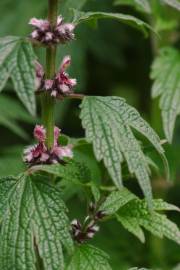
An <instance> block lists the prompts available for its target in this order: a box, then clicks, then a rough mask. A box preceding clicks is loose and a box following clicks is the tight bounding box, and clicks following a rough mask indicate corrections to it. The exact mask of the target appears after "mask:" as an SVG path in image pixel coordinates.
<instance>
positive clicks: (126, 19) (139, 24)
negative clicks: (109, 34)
mask: <svg viewBox="0 0 180 270" xmlns="http://www.w3.org/2000/svg"><path fill="white" fill-rule="evenodd" d="M73 11H74V19H73V23H74V24H76V25H78V24H80V23H83V22H88V21H91V20H98V19H114V20H117V21H120V22H122V23H125V24H128V25H130V26H133V27H135V28H138V29H140V30H142V31H144V32H145V33H146V32H147V30H152V28H151V26H150V25H149V24H147V23H145V22H143V21H142V20H140V19H138V18H136V17H133V16H131V15H127V14H121V13H107V12H80V11H78V10H73Z"/></svg>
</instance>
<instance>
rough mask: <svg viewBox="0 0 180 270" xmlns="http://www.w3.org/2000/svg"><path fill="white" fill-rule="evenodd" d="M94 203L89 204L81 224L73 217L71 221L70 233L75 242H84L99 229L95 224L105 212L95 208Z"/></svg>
mask: <svg viewBox="0 0 180 270" xmlns="http://www.w3.org/2000/svg"><path fill="white" fill-rule="evenodd" d="M96 208H97V207H96V205H95V204H93V203H91V204H90V206H89V215H88V216H87V217H86V218H85V220H84V222H83V224H82V223H81V222H80V221H79V220H77V219H74V220H73V221H72V222H71V233H72V236H73V239H74V240H75V241H76V242H77V243H80V244H82V243H84V242H86V241H87V240H89V239H92V238H93V237H94V235H95V234H96V233H97V232H98V231H99V226H98V225H97V223H98V221H100V220H101V219H102V218H103V217H104V216H105V214H104V213H103V212H102V211H98V210H96Z"/></svg>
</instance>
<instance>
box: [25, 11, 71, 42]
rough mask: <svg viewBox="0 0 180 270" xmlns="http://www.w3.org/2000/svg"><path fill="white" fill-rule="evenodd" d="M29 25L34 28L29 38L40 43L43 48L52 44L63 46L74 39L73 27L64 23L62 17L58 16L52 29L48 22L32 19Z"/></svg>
mask: <svg viewBox="0 0 180 270" xmlns="http://www.w3.org/2000/svg"><path fill="white" fill-rule="evenodd" d="M29 24H30V25H32V26H33V27H34V30H33V32H32V33H31V35H30V37H31V39H32V40H34V41H36V42H40V43H42V44H43V45H45V46H48V45H54V44H58V43H61V44H64V43H66V42H68V41H71V40H72V39H74V36H75V35H74V28H75V25H74V24H72V23H64V20H63V18H62V16H58V18H57V23H56V25H55V26H54V27H52V26H51V25H50V23H49V21H48V20H42V19H36V18H32V19H31V20H30V21H29Z"/></svg>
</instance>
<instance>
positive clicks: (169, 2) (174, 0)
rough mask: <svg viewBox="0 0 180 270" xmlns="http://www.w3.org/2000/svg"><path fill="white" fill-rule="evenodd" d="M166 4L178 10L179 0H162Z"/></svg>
mask: <svg viewBox="0 0 180 270" xmlns="http://www.w3.org/2000/svg"><path fill="white" fill-rule="evenodd" d="M163 1H164V3H166V4H167V5H169V6H171V7H173V8H175V9H177V10H180V2H179V1H178V0H163Z"/></svg>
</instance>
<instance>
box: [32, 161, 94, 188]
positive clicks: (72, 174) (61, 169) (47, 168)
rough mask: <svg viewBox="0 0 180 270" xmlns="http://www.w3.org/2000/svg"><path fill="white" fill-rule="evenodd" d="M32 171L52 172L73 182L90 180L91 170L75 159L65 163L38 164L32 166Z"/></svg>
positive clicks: (79, 182) (78, 182)
mask: <svg viewBox="0 0 180 270" xmlns="http://www.w3.org/2000/svg"><path fill="white" fill-rule="evenodd" d="M32 170H33V171H42V172H47V173H50V174H53V175H55V176H58V177H60V178H62V179H63V180H65V181H68V182H72V183H75V184H81V183H83V182H86V181H87V182H90V181H91V172H90V171H89V169H88V167H87V166H85V165H84V164H83V163H80V162H77V161H74V160H72V161H70V160H68V161H67V164H65V165H62V164H52V165H38V166H34V167H32Z"/></svg>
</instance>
